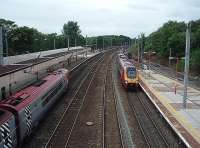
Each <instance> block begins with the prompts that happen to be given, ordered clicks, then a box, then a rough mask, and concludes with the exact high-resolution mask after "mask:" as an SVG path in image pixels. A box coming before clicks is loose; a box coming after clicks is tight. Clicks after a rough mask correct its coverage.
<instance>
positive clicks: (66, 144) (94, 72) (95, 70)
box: [65, 58, 103, 148]
mask: <svg viewBox="0 0 200 148" xmlns="http://www.w3.org/2000/svg"><path fill="white" fill-rule="evenodd" d="M102 59H103V58H102ZM102 59H101V60H102ZM99 61H100V60H99ZM99 61H97V63H98V62H99ZM102 62H103V60H102V61H101V62H100V63H98V64H99V65H100V64H101V63H102ZM94 68H95V66H94ZM98 69H99V67H97V68H95V69H94V71H93V75H92V78H91V80H90V82H89V85H88V87H87V89H86V92H85V95H84V96H83V101H82V104H81V106H80V108H79V111H78V113H77V115H76V118H75V121H74V123H73V126H72V128H71V130H70V133H69V136H68V138H67V141H66V143H65V148H67V146H68V144H69V140H70V138H71V135H72V132H73V130H74V127H75V125H76V122H77V119H78V116H79V113H80V111H81V108H82V106H83V103H84V100H85V98H86V96H87V94H88V90H89V89H90V87H91V84H92V82H93V80H94V77H95V74H96V72H97V70H98Z"/></svg>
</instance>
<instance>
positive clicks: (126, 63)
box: [119, 58, 135, 68]
mask: <svg viewBox="0 0 200 148" xmlns="http://www.w3.org/2000/svg"><path fill="white" fill-rule="evenodd" d="M119 62H120V64H121V65H122V66H123V67H124V68H127V67H135V65H134V64H133V63H132V62H130V61H129V60H128V59H123V58H119Z"/></svg>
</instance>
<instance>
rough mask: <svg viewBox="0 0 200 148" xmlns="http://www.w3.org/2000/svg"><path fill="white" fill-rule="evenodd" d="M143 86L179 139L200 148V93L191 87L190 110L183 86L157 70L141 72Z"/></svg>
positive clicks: (189, 91) (189, 96) (189, 90)
mask: <svg viewBox="0 0 200 148" xmlns="http://www.w3.org/2000/svg"><path fill="white" fill-rule="evenodd" d="M140 85H141V86H142V88H143V89H144V91H145V92H146V93H147V95H148V96H149V98H150V99H151V101H152V102H153V103H154V105H155V106H156V107H157V108H158V110H159V111H160V112H161V114H162V115H163V117H164V118H165V119H166V120H167V122H168V123H169V124H170V126H171V127H172V128H173V130H174V131H175V132H176V134H177V135H178V136H179V138H180V139H181V140H182V141H183V142H184V143H185V144H186V145H187V146H188V147H200V91H199V90H197V89H194V88H192V87H188V99H187V103H186V108H185V107H184V105H183V84H181V83H180V82H178V81H176V80H174V79H171V78H168V77H166V76H164V75H162V74H160V73H156V72H154V71H150V72H149V71H148V72H145V70H144V71H140Z"/></svg>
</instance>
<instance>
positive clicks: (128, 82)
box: [117, 54, 139, 89]
mask: <svg viewBox="0 0 200 148" xmlns="http://www.w3.org/2000/svg"><path fill="white" fill-rule="evenodd" d="M117 61H118V62H117V64H118V71H119V73H120V80H121V82H122V85H123V86H124V87H125V88H126V89H128V88H130V87H137V86H138V83H139V79H138V72H137V69H136V67H135V66H134V64H133V63H131V62H130V61H129V60H128V58H127V57H126V56H125V55H123V54H119V55H118V59H117Z"/></svg>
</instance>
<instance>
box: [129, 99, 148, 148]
mask: <svg viewBox="0 0 200 148" xmlns="http://www.w3.org/2000/svg"><path fill="white" fill-rule="evenodd" d="M128 98H129V97H128ZM129 102H130V101H129ZM129 106H130V108H131V109H132V111H133V113H134V115H135V119H136V121H137V123H138V125H139V127H140V131H141V132H142V135H143V137H144V139H145V142H146V144H147V146H148V147H149V148H150V147H151V145H150V142H149V139H148V137H147V136H146V134H145V131H144V128H143V127H142V125H141V123H140V120H139V117H138V115H137V113H136V109H135V107H134V105H133V104H132V103H129Z"/></svg>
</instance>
